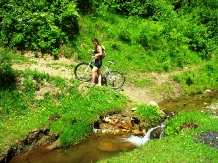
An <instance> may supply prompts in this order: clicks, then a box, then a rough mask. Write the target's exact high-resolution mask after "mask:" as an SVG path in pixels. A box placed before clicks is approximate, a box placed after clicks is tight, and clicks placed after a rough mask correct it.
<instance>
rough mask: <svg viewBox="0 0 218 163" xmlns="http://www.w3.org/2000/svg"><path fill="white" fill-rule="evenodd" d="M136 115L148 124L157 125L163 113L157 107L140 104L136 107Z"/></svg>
mask: <svg viewBox="0 0 218 163" xmlns="http://www.w3.org/2000/svg"><path fill="white" fill-rule="evenodd" d="M136 115H139V116H141V117H143V118H145V119H146V120H148V122H149V123H151V124H153V123H154V122H155V123H157V122H159V121H160V120H161V119H162V118H163V112H162V110H161V109H160V108H159V107H158V106H153V105H146V104H140V105H138V106H137V110H136Z"/></svg>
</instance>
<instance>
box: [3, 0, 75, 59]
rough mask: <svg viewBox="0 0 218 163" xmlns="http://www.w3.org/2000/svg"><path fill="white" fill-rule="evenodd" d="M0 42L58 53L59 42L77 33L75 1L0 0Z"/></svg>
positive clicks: (62, 42)
mask: <svg viewBox="0 0 218 163" xmlns="http://www.w3.org/2000/svg"><path fill="white" fill-rule="evenodd" d="M0 7H1V11H0V20H1V25H0V31H1V34H0V36H1V37H0V38H1V39H0V44H1V45H2V46H9V47H16V48H21V49H23V48H24V49H28V50H33V51H42V52H48V53H52V54H53V55H57V54H58V52H59V48H60V45H62V44H64V43H67V42H72V41H74V39H75V35H77V34H78V32H79V29H78V22H77V18H78V14H77V11H76V5H75V2H74V1H70V0H66V1H61V0H55V1H44V0H39V1H29V0H22V1H15V0H13V1H3V2H1V3H0Z"/></svg>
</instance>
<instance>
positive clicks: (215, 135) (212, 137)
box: [198, 131, 218, 150]
mask: <svg viewBox="0 0 218 163" xmlns="http://www.w3.org/2000/svg"><path fill="white" fill-rule="evenodd" d="M198 139H199V140H200V141H201V142H202V143H204V144H205V145H208V146H211V147H214V148H216V149H217V150H218V132H215V131H207V132H202V133H201V134H199V135H198Z"/></svg>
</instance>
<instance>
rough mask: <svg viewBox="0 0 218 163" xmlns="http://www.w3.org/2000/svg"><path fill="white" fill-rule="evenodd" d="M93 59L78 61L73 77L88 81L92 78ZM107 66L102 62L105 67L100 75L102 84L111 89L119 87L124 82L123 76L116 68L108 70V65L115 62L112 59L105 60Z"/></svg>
mask: <svg viewBox="0 0 218 163" xmlns="http://www.w3.org/2000/svg"><path fill="white" fill-rule="evenodd" d="M94 62H95V60H91V61H90V62H89V63H87V62H82V63H79V64H78V65H77V66H76V67H75V69H74V74H75V77H76V78H77V79H78V80H80V81H84V82H87V81H90V80H91V79H92V68H93V64H94ZM107 62H108V66H106V65H104V64H102V67H104V68H105V70H104V72H103V73H102V74H101V75H102V84H104V83H105V84H106V85H107V86H109V87H111V88H113V89H119V88H121V87H122V86H123V85H124V83H125V77H124V75H123V73H121V72H120V71H118V70H110V69H109V67H110V65H112V64H115V62H113V61H107Z"/></svg>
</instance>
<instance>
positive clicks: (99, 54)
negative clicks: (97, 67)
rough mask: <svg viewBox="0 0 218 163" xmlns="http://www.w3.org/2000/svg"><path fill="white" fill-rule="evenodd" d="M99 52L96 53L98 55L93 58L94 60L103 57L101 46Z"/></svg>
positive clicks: (98, 48)
mask: <svg viewBox="0 0 218 163" xmlns="http://www.w3.org/2000/svg"><path fill="white" fill-rule="evenodd" d="M97 51H98V53H96V54H95V55H94V56H93V58H95V59H97V58H101V56H102V47H101V46H100V45H98V47H97Z"/></svg>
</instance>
